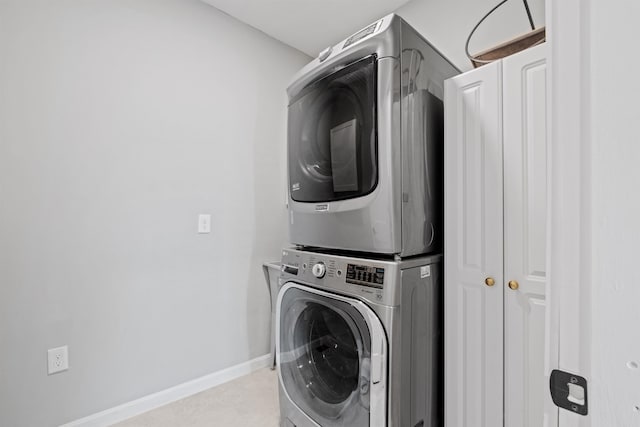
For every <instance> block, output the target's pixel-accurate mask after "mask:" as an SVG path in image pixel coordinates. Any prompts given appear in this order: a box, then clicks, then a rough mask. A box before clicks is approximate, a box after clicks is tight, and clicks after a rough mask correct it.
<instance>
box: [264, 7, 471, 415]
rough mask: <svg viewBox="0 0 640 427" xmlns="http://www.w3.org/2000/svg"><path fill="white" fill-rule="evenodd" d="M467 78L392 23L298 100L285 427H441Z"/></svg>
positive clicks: (368, 35)
mask: <svg viewBox="0 0 640 427" xmlns="http://www.w3.org/2000/svg"><path fill="white" fill-rule="evenodd" d="M458 72H459V71H458V70H457V69H456V68H455V67H454V66H453V65H452V64H451V63H450V62H449V61H447V60H446V59H445V58H444V57H443V56H442V55H441V54H440V53H439V52H438V51H437V50H436V49H434V48H433V47H432V46H431V45H430V44H429V43H428V42H427V41H426V40H425V39H424V38H422V37H421V36H420V35H419V34H418V33H417V32H416V31H415V30H414V29H413V28H411V27H410V26H409V25H408V24H407V23H406V22H405V21H403V20H402V19H401V18H400V17H398V16H396V15H393V14H392V15H389V16H386V17H384V18H382V19H380V20H379V21H377V22H375V23H373V24H371V25H369V26H368V27H366V28H364V29H363V30H361V31H359V32H357V33H356V34H354V35H352V36H351V37H349V38H348V39H346V40H344V41H342V42H341V43H339V44H337V45H335V46H333V47H331V48H328V49H326V50H325V51H323V52H322V53H321V54H320V55H319V57H318V58H316V59H314V60H313V61H312V62H311V63H310V64H308V65H307V66H306V67H304V68H303V69H302V70H301V71H300V72H299V73H298V74H297V75H296V76H295V78H294V80H293V82H292V83H291V85H290V86H289V87H288V89H287V93H288V96H289V108H288V111H289V113H288V170H289V218H288V220H289V232H290V240H291V243H292V244H293V245H295V247H294V248H292V249H285V250H283V253H282V271H281V276H280V284H281V285H282V287H281V289H280V291H279V293H278V302H277V309H276V355H277V356H276V357H277V362H278V377H279V389H280V409H281V425H282V426H287V427H291V426H297V427H303V426H305V427H306V426H323V427H330V426H349V427H360V426H362V427H364V426H402V427H414V426H424V427H436V426H441V425H442V424H443V419H442V415H443V414H442V407H443V401H442V396H443V390H442V379H443V375H442V371H443V369H442V366H443V365H442V362H443V361H442V354H443V343H442V341H443V336H442V332H443V325H442V317H443V316H442V294H443V293H442V283H443V281H442V256H441V255H440V252H441V244H442V229H443V226H442V221H443V218H442V215H443V200H442V199H443V171H442V169H443V158H442V156H443V101H442V100H443V92H444V89H443V86H444V80H445V79H448V78H449V77H452V76H454V75H456V74H458Z"/></svg>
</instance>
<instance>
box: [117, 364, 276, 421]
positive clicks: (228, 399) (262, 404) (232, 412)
mask: <svg viewBox="0 0 640 427" xmlns="http://www.w3.org/2000/svg"><path fill="white" fill-rule="evenodd" d="M278 421H279V407H278V380H277V375H276V371H272V370H270V369H268V368H264V369H260V370H259V371H256V372H254V373H252V374H249V375H246V376H244V377H241V378H238V379H236V380H234V381H230V382H228V383H226V384H222V385H219V386H218V387H214V388H212V389H209V390H205V391H203V392H201V393H198V394H195V395H193V396H190V397H187V398H185V399H182V400H178V401H176V402H173V403H170V404H168V405H165V406H161V407H160V408H157V409H154V410H152V411H149V412H146V413H144V414H141V415H138V416H136V417H133V418H130V419H128V420H126V421H123V422H121V423H119V424H116V426H117V427H212V426H221V427H222V426H224V427H226V426H260V427H277V426H278Z"/></svg>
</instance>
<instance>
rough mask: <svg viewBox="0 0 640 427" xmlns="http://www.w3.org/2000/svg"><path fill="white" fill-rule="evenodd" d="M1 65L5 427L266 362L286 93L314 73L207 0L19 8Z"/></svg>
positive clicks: (74, 414)
mask: <svg viewBox="0 0 640 427" xmlns="http://www.w3.org/2000/svg"><path fill="white" fill-rule="evenodd" d="M0 58H1V60H0V61H1V62H0V348H2V357H0V425H2V426H12V427H19V426H44V425H59V424H60V423H63V422H67V421H70V420H74V419H77V418H80V417H82V416H86V415H88V414H91V413H95V412H97V411H100V410H103V409H106V408H110V407H113V406H115V405H118V404H121V403H123V402H127V401H130V400H132V399H135V398H138V397H140V396H143V395H146V394H149V393H152V392H156V391H159V390H162V389H165V388H167V387H170V386H173V385H175V384H178V383H181V382H183V381H187V380H190V379H193V378H196V377H199V376H202V375H205V374H208V373H212V372H215V371H218V370H221V369H223V368H226V367H229V366H232V365H235V364H238V363H241V362H244V361H247V360H249V359H251V358H254V357H257V356H259V355H262V354H265V353H267V351H268V337H269V334H268V323H267V322H268V320H269V303H268V294H267V291H266V287H265V284H264V279H263V275H262V270H261V264H262V262H263V261H270V260H277V259H279V254H280V251H279V250H280V248H281V247H282V246H283V245H284V244H286V241H287V239H286V235H285V221H286V216H285V207H284V188H285V184H284V180H285V171H286V167H285V162H284V158H285V148H284V147H285V146H284V144H285V134H286V132H285V126H286V96H285V87H286V85H287V82H288V80H289V78H290V77H291V76H292V75H293V74H294V73H295V71H297V69H299V68H300V67H302V66H303V65H304V64H305V63H306V62H307V61H308V60H309V58H308V57H306V56H305V55H303V54H301V53H299V52H297V51H295V50H293V49H291V48H289V47H286V46H284V45H282V44H280V43H278V42H276V41H274V40H272V39H270V38H268V37H267V36H265V35H264V34H262V33H260V32H258V31H256V30H253V29H251V28H249V27H247V26H245V25H244V24H241V23H239V22H237V21H235V20H233V19H232V18H230V17H228V16H226V15H224V14H222V13H220V12H218V11H217V10H215V9H214V8H212V7H210V6H208V5H205V4H203V3H200V2H199V1H196V0H113V1H99V0H83V1H72V0H56V1H39V2H35V1H28V2H25V1H20V0H15V1H11V0H5V1H2V2H0ZM202 212H207V213H211V214H212V215H213V231H212V233H211V234H209V235H206V234H203V235H199V234H197V233H196V218H197V214H198V213H202ZM61 345H68V346H69V352H70V356H69V358H70V369H69V371H68V372H65V373H61V374H56V375H53V376H47V372H46V366H47V364H46V350H47V349H48V348H52V347H56V346H61Z"/></svg>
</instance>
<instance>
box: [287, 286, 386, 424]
mask: <svg viewBox="0 0 640 427" xmlns="http://www.w3.org/2000/svg"><path fill="white" fill-rule="evenodd" d="M363 310H365V311H364V313H363ZM367 310H368V312H367ZM278 319H279V324H278V349H277V352H278V361H279V362H278V364H279V373H280V381H281V384H282V387H283V389H284V390H285V392H286V394H287V396H288V397H289V399H290V400H291V401H292V402H293V403H294V404H295V405H296V406H297V407H298V408H299V409H300V410H301V411H302V412H304V414H305V415H306V416H307V417H309V418H310V419H311V420H313V421H314V422H315V423H317V424H319V425H321V426H323V427H328V426H353V425H357V426H369V425H371V424H370V419H371V418H372V417H371V411H370V407H371V404H372V402H376V403H377V402H379V401H380V400H382V401H383V402H384V401H385V400H386V399H385V398H384V397H383V398H382V399H380V398H379V397H374V398H373V399H372V393H371V392H372V390H371V388H372V384H373V382H372V378H371V358H372V348H378V347H376V345H375V343H373V342H372V341H376V340H380V335H384V333H382V332H381V330H382V326H381V325H380V324H379V320H377V317H375V314H373V312H372V311H371V310H370V309H369V308H368V307H366V305H364V304H363V303H362V302H360V301H357V300H351V299H348V298H344V297H341V296H337V295H332V294H328V293H326V292H322V291H317V290H314V289H311V288H306V287H302V286H299V285H295V284H289V285H286V286H285V287H283V289H282V291H281V294H280V297H279V301H278ZM372 321H375V322H378V323H377V324H376V325H375V327H374V328H373V329H375V331H377V332H376V333H375V335H376V338H375V339H373V340H372V333H371V329H372V328H371V326H370V324H371V322H372ZM384 345H385V348H386V340H385V343H384ZM374 359H376V358H375V357H374ZM376 360H377V359H376ZM378 362H380V361H378ZM380 363H383V362H380ZM384 363H386V360H385V362H384ZM378 381H379V379H378ZM382 388H383V389H384V387H382ZM384 405H385V404H384V403H383V406H384ZM378 406H379V404H378ZM384 409H385V408H382V412H383V415H382V417H383V419H382V420H381V421H382V423H381V425H384V418H385V417H386V411H385V410H384ZM375 412H376V413H379V412H380V408H376V411H375ZM373 424H374V425H375V424H378V423H377V422H375V423H373Z"/></svg>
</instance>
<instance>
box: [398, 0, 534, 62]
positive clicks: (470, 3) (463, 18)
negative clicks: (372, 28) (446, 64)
mask: <svg viewBox="0 0 640 427" xmlns="http://www.w3.org/2000/svg"><path fill="white" fill-rule="evenodd" d="M498 3H499V0H412V1H410V2H409V3H407V4H406V5H404V6H402V7H400V8H399V9H398V10H396V13H397V14H399V15H400V16H402V17H403V18H404V19H405V20H406V21H407V22H409V24H411V25H412V26H413V27H415V28H416V29H417V30H418V31H419V32H420V33H421V34H422V35H423V36H424V37H425V38H426V39H427V40H429V41H430V42H431V43H433V45H434V46H435V47H436V48H437V49H439V50H440V51H441V52H442V53H443V54H444V55H445V56H446V57H447V58H449V60H451V61H452V62H453V63H454V64H455V65H456V66H457V67H458V68H460V69H461V70H469V69H471V68H472V66H471V62H470V61H469V59H467V56H466V55H465V53H464V44H465V42H466V40H467V36H468V35H469V33H470V32H471V30H472V29H473V27H474V26H475V25H476V23H477V22H478V21H479V20H480V19H481V18H482V17H483V16H484V15H485V14H486V13H487V12H489V11H490V10H491V9H492V8H493V7H494V6H495V5H497V4H498ZM529 6H530V8H531V13H532V15H533V19H534V22H535V24H536V27H539V26H542V25H544V0H529ZM530 30H531V27H530V26H529V20H528V19H527V14H526V12H525V9H524V3H523V2H522V1H509V2H507V3H506V4H505V5H504V6H502V7H500V9H498V10H497V11H495V12H494V13H493V14H492V15H491V16H490V17H489V18H487V19H486V20H485V21H484V22H483V23H482V25H481V26H480V27H479V28H478V31H477V32H476V33H475V34H474V36H473V38H472V40H471V44H470V46H469V50H470V51H471V53H472V54H474V53H478V52H481V51H483V50H486V49H488V48H491V47H493V46H495V45H497V44H499V43H502V42H504V41H507V40H509V39H512V38H514V37H516V36H519V35H521V34H523V33H526V32H527V31H530Z"/></svg>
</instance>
